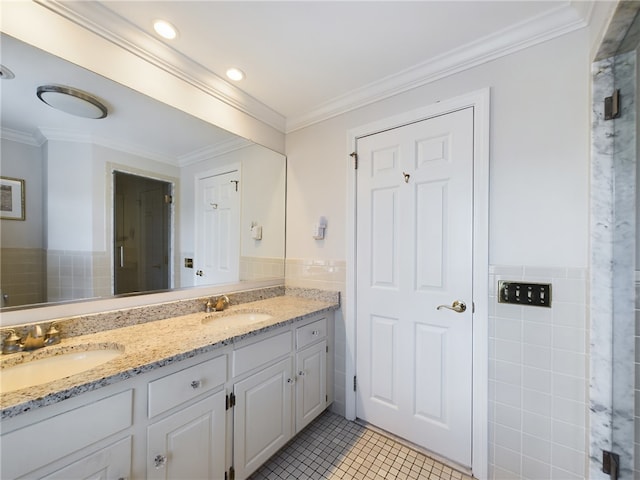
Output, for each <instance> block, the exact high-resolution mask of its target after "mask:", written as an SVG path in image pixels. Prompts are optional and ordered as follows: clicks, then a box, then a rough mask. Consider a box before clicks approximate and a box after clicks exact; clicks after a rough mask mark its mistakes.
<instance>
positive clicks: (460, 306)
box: [436, 300, 467, 313]
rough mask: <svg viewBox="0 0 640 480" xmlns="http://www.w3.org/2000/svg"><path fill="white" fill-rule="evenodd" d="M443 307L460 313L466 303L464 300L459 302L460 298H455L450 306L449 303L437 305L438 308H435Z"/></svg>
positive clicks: (465, 307)
mask: <svg viewBox="0 0 640 480" xmlns="http://www.w3.org/2000/svg"><path fill="white" fill-rule="evenodd" d="M443 308H447V309H449V310H453V311H454V312H456V313H462V312H464V311H465V310H466V309H467V305H466V304H465V303H464V302H461V301H460V300H455V301H454V302H453V303H452V304H451V306H449V305H438V308H437V309H436V310H440V309H443Z"/></svg>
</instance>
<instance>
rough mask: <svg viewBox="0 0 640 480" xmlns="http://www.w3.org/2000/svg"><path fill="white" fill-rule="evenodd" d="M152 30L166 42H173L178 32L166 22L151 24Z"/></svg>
mask: <svg viewBox="0 0 640 480" xmlns="http://www.w3.org/2000/svg"><path fill="white" fill-rule="evenodd" d="M153 29H154V30H155V31H156V33H157V34H158V35H160V36H161V37H162V38H166V39H167V40H173V39H174V38H176V37H177V36H178V30H176V27H174V26H173V25H171V24H170V23H169V22H167V21H166V20H156V21H154V22H153Z"/></svg>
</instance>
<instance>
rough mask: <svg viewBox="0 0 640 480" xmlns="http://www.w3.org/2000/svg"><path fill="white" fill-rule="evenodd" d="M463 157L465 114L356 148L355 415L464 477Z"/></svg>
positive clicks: (466, 165)
mask: <svg viewBox="0 0 640 480" xmlns="http://www.w3.org/2000/svg"><path fill="white" fill-rule="evenodd" d="M473 151H474V150H473V108H466V109H462V110H458V111H455V112H452V113H448V114H446V115H441V116H437V117H433V118H429V119H427V120H423V121H420V122H416V123H412V124H409V125H405V126H402V127H399V128H394V129H391V130H387V131H384V132H381V133H378V134H375V135H370V136H367V137H364V138H359V139H358V140H357V153H358V162H359V166H358V170H357V254H356V261H357V292H356V296H357V305H356V312H357V365H356V368H357V393H356V395H357V406H356V410H357V416H358V417H359V418H361V419H363V420H365V421H367V422H369V423H371V424H373V425H376V426H378V427H380V428H382V429H384V430H387V431H389V432H391V433H393V434H396V435H398V436H400V437H403V438H405V439H407V440H409V441H411V442H413V443H415V444H418V445H420V446H422V447H424V448H427V449H429V450H431V451H433V452H435V453H438V454H440V455H442V456H444V457H446V458H449V459H450V460H453V461H455V462H457V463H459V464H461V465H464V466H468V467H470V466H471V426H472V418H471V409H472V398H471V392H472V368H471V367H472V363H471V362H472V310H473V304H472V280H473V278H472V277H473V275H472V274H473V272H472V260H473V255H472V252H473V243H472V242H473ZM454 302H455V304H454ZM461 304H465V306H466V309H464V307H463V306H461ZM454 305H456V306H454ZM438 307H440V308H438ZM447 307H448V308H447ZM462 310H464V311H462Z"/></svg>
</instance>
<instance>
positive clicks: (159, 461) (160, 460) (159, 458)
mask: <svg viewBox="0 0 640 480" xmlns="http://www.w3.org/2000/svg"><path fill="white" fill-rule="evenodd" d="M166 464H167V456H166V455H156V457H155V458H154V459H153V466H154V467H156V468H164V466H165V465H166Z"/></svg>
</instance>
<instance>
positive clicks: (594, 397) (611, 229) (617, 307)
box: [589, 51, 636, 479]
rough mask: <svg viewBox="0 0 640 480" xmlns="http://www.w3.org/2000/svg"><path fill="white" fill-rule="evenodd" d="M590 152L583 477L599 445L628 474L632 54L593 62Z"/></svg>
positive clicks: (594, 465)
mask: <svg viewBox="0 0 640 480" xmlns="http://www.w3.org/2000/svg"><path fill="white" fill-rule="evenodd" d="M592 73H593V84H592V85H593V87H592V92H593V106H594V108H593V112H592V131H593V134H592V154H591V166H592V168H591V170H592V172H591V221H592V227H591V261H590V263H591V280H590V286H591V290H590V304H591V312H590V316H591V341H590V351H591V362H590V367H591V368H590V393H589V397H590V405H589V407H590V412H591V415H590V425H591V433H590V475H589V477H590V478H591V479H600V478H603V479H604V478H608V476H607V475H605V474H604V473H602V451H603V450H609V451H613V452H615V453H618V454H619V455H620V477H619V478H621V479H631V478H633V465H634V460H633V457H634V451H633V445H634V408H635V400H634V395H633V394H632V392H633V391H634V382H635V372H634V366H635V363H634V361H633V359H634V358H635V355H634V354H633V352H634V350H635V325H634V304H635V301H634V297H635V292H634V288H633V287H634V282H633V278H634V270H635V267H634V262H633V261H632V260H633V258H634V252H635V177H636V174H635V158H636V135H635V129H636V123H635V116H636V107H635V99H634V96H635V84H636V52H635V51H632V52H629V53H625V54H621V55H617V56H615V57H610V58H607V59H604V60H601V61H598V62H596V63H594V64H593V70H592ZM615 89H619V90H620V94H621V99H622V101H621V104H622V115H621V117H620V118H618V119H615V120H604V114H603V108H602V105H603V101H604V98H605V97H608V96H610V95H611V94H612V93H613V91H614V90H615Z"/></svg>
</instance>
